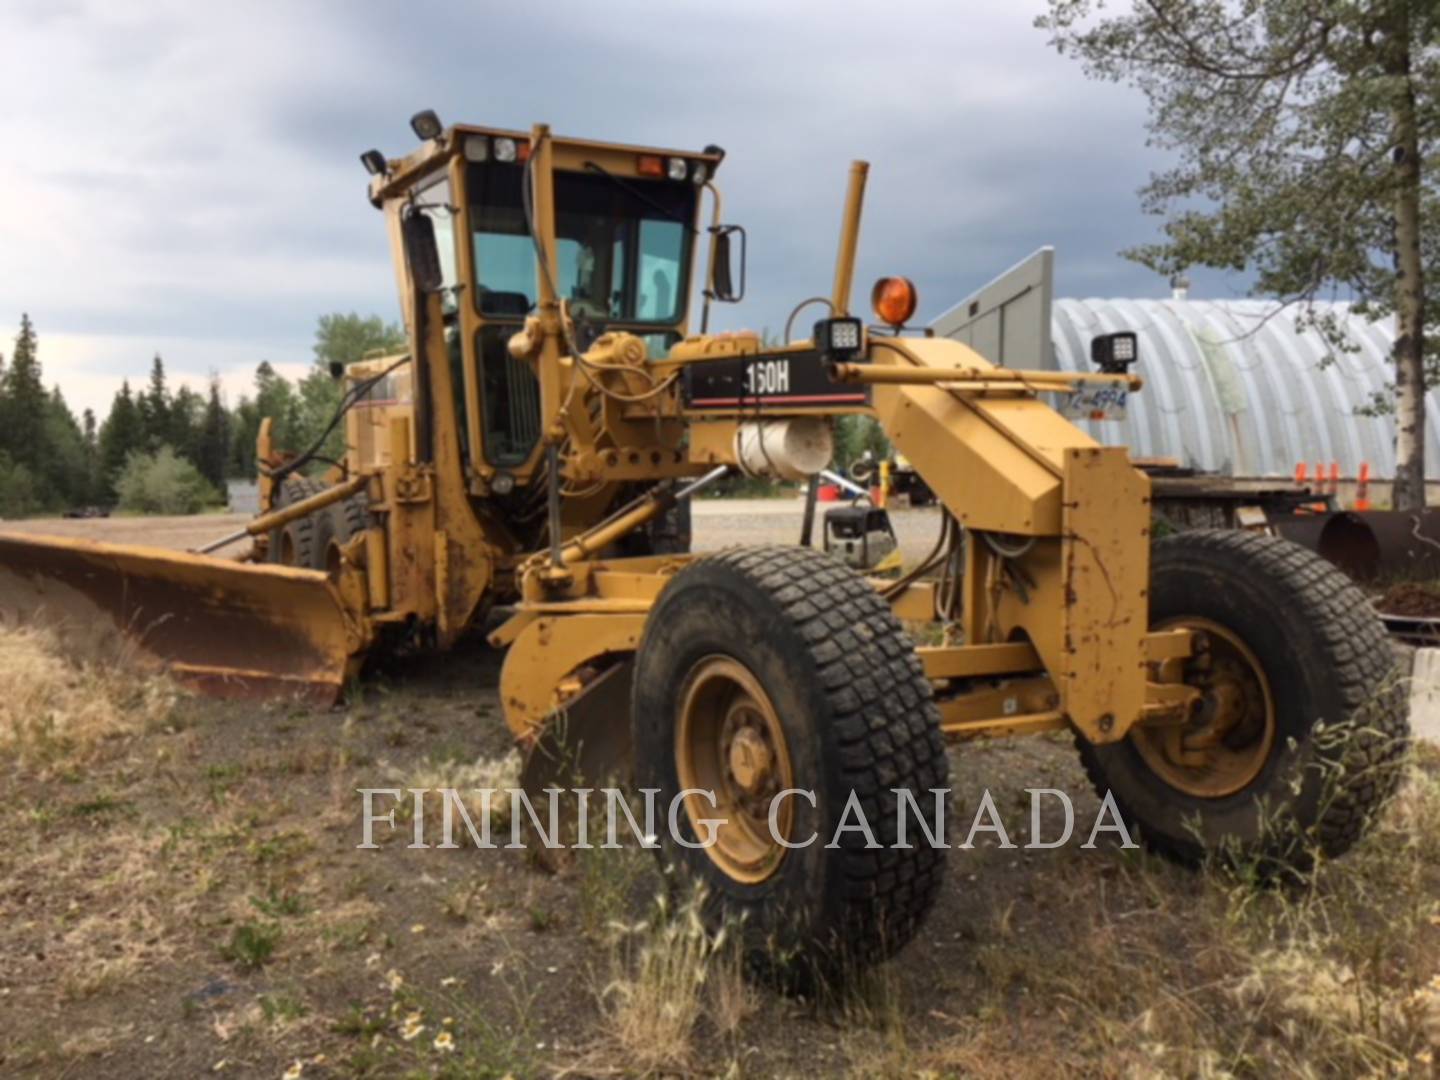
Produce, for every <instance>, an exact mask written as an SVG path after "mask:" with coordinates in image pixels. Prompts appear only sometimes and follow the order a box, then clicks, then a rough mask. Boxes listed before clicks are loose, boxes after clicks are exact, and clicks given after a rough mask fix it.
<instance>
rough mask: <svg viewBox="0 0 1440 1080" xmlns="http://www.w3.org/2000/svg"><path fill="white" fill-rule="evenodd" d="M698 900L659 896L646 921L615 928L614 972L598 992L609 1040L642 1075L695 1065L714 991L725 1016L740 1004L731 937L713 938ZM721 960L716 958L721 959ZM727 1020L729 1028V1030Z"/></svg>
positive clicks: (738, 1010)
mask: <svg viewBox="0 0 1440 1080" xmlns="http://www.w3.org/2000/svg"><path fill="white" fill-rule="evenodd" d="M700 908H701V898H700V897H699V896H692V897H690V898H689V899H687V900H686V901H685V902H684V903H683V904H681V905H680V906H679V907H678V908H677V909H674V910H672V908H671V905H670V904H669V903H668V901H667V899H666V897H665V896H664V894H662V895H661V896H659V897H658V898H657V899H656V907H655V913H654V917H653V918H652V919H651V920H650V921H648V922H638V923H634V924H631V925H617V926H616V927H615V928H614V929H615V931H616V948H615V959H614V972H613V975H612V977H611V980H610V982H609V983H608V984H607V985H606V986H605V988H604V989H603V991H602V992H601V995H600V998H601V1005H602V1007H603V1008H604V1010H605V1012H606V1014H607V1017H608V1020H609V1028H610V1035H609V1038H610V1039H611V1040H613V1042H614V1043H615V1044H616V1045H617V1047H618V1049H619V1051H620V1053H621V1054H622V1055H623V1058H624V1059H625V1060H627V1061H629V1062H630V1063H631V1068H633V1069H634V1070H635V1071H636V1072H638V1073H641V1074H646V1075H648V1074H650V1073H652V1072H656V1071H659V1070H666V1069H687V1068H689V1067H691V1066H692V1065H694V1064H695V1061H694V1051H695V1036H696V1029H697V1025H698V1024H699V1021H700V1018H701V1016H702V1015H703V1014H704V1013H705V1012H706V1008H707V1004H708V1003H709V997H708V995H707V993H706V984H707V983H709V982H713V981H714V980H715V979H723V981H724V983H725V986H724V988H723V989H719V990H714V991H712V992H713V993H715V994H716V998H715V1000H716V1001H723V1002H724V1008H725V1010H726V1012H727V1015H728V1017H729V1019H730V1020H731V1021H735V1018H736V1016H737V1015H738V1014H740V1013H742V1012H743V1011H744V1010H745V1008H746V1005H745V1000H746V999H745V993H746V991H745V990H744V989H742V988H741V987H740V986H738V985H737V984H736V980H740V981H742V982H743V976H742V975H741V971H740V967H739V961H738V958H732V957H733V956H734V954H735V953H736V951H737V950H736V948H735V946H734V943H733V940H732V935H727V934H726V932H725V931H724V930H723V929H722V930H721V931H720V932H719V933H718V934H714V935H712V934H711V933H710V932H709V931H707V930H706V928H705V925H704V923H703V921H702V920H701V916H700ZM722 957H723V958H725V959H724V961H723V962H720V963H717V961H720V960H721V958H722ZM734 1026H735V1025H734V1024H733V1023H732V1031H733V1028H734Z"/></svg>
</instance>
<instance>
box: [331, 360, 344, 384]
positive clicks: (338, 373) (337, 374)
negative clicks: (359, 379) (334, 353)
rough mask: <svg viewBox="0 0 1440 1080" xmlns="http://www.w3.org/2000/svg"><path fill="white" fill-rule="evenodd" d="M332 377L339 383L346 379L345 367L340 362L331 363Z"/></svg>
mask: <svg viewBox="0 0 1440 1080" xmlns="http://www.w3.org/2000/svg"><path fill="white" fill-rule="evenodd" d="M330 377H331V378H332V379H334V380H335V381H336V382H339V381H340V380H341V379H343V378H344V377H345V365H344V364H342V363H341V362H340V361H339V360H331V361H330Z"/></svg>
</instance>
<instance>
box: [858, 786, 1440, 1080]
mask: <svg viewBox="0 0 1440 1080" xmlns="http://www.w3.org/2000/svg"><path fill="white" fill-rule="evenodd" d="M1097 869H1099V870H1101V871H1102V873H1099V874H1094V875H1078V876H1077V875H1073V874H1071V875H1067V876H1066V880H1065V881H1064V883H1063V884H1064V888H1065V890H1066V892H1065V895H1066V897H1067V903H1068V904H1069V905H1072V907H1073V908H1074V911H1073V912H1072V914H1071V915H1067V916H1066V917H1065V920H1064V921H1065V922H1066V923H1068V924H1070V925H1069V929H1068V932H1067V930H1065V929H1062V927H1061V926H1059V925H1057V927H1056V931H1055V933H1054V934H1053V935H1047V936H1045V937H1044V939H1043V940H1037V939H1036V938H1035V937H1032V936H1017V935H1015V934H1014V933H1013V932H1012V931H1011V930H1010V928H1009V926H1008V921H1009V911H1008V909H1006V910H1002V911H999V912H996V913H994V915H993V916H992V917H991V919H990V920H989V923H988V928H987V932H986V933H985V934H984V935H983V936H982V938H981V941H980V944H979V945H978V947H977V950H976V962H977V964H979V966H980V967H981V970H982V972H983V973H984V975H985V982H986V984H987V985H988V986H989V987H991V988H992V989H991V991H990V993H989V994H988V995H987V996H986V998H985V999H984V1000H982V1001H978V1002H970V1003H968V1004H969V1005H970V1006H971V1007H970V1008H969V1009H966V1008H965V1005H966V1004H967V1003H954V1002H945V1003H943V1004H942V1005H941V1007H940V1009H938V1010H933V1011H932V1012H931V1017H932V1019H934V1018H938V1019H939V1020H941V1021H942V1022H943V1023H944V1024H945V1025H946V1026H947V1027H948V1028H949V1029H951V1030H952V1031H953V1032H954V1034H952V1035H950V1036H949V1037H947V1038H943V1039H941V1040H939V1041H933V1040H928V1041H920V1040H915V1039H904V1038H895V1037H893V1036H892V1037H889V1038H886V1039H885V1040H884V1044H885V1045H881V1046H878V1047H871V1048H869V1049H868V1050H863V1049H862V1050H860V1051H859V1052H857V1053H855V1054H854V1056H853V1061H854V1069H855V1071H856V1073H857V1074H860V1075H874V1076H882V1075H897V1074H900V1073H906V1074H910V1075H915V1074H917V1073H918V1074H925V1073H931V1074H936V1075H952V1074H962V1075H974V1076H996V1077H1000V1076H1005V1077H1012V1076H1039V1075H1042V1074H1044V1075H1046V1076H1053V1075H1055V1074H1057V1073H1060V1074H1089V1073H1095V1072H1101V1073H1104V1074H1106V1075H1115V1076H1204V1077H1237V1076H1274V1075H1286V1076H1298V1077H1321V1076H1396V1075H1407V1074H1408V1075H1419V1076H1429V1075H1431V1067H1432V1065H1433V1063H1434V1061H1436V1060H1437V1059H1440V874H1437V871H1440V769H1437V767H1436V763H1435V762H1433V761H1429V762H1425V763H1418V764H1416V765H1414V766H1413V767H1412V768H1411V770H1410V775H1409V777H1408V779H1407V782H1406V784H1405V786H1404V788H1403V790H1402V791H1401V793H1400V794H1399V796H1398V797H1397V798H1396V800H1395V802H1394V804H1393V805H1392V807H1391V809H1390V811H1389V812H1388V813H1387V814H1386V815H1385V817H1384V818H1383V820H1382V821H1381V822H1380V823H1379V824H1378V826H1377V827H1376V829H1375V830H1374V832H1373V833H1372V834H1371V835H1370V836H1369V837H1368V838H1367V839H1366V840H1365V841H1364V842H1362V843H1361V844H1360V845H1359V846H1358V847H1357V848H1356V850H1355V851H1353V852H1352V853H1350V854H1349V855H1347V856H1346V857H1345V858H1343V859H1340V860H1337V861H1335V862H1333V863H1330V864H1327V865H1324V866H1322V867H1320V869H1319V870H1318V872H1317V873H1316V874H1315V875H1314V876H1313V878H1312V879H1311V880H1310V881H1309V882H1308V883H1307V884H1306V885H1305V886H1303V887H1289V888H1284V887H1278V886H1269V887H1267V886H1259V885H1256V884H1255V883H1254V882H1253V881H1252V880H1249V879H1248V878H1245V877H1243V876H1238V875H1237V874H1235V873H1234V872H1233V871H1227V870H1225V869H1223V868H1221V867H1219V866H1212V867H1210V868H1208V869H1206V870H1205V871H1204V872H1203V873H1201V874H1200V875H1198V876H1197V875H1196V874H1194V873H1192V872H1189V871H1185V870H1182V869H1179V868H1176V867H1172V866H1168V865H1166V864H1164V863H1162V862H1159V861H1158V860H1155V859H1152V858H1140V859H1137V860H1134V861H1128V862H1122V863H1120V864H1119V865H1118V871H1119V872H1118V873H1106V872H1105V871H1112V872H1113V871H1114V870H1115V869H1116V866H1115V864H1111V865H1109V866H1108V867H1097ZM1037 887H1039V888H1057V889H1058V888H1060V887H1061V882H1060V881H1058V880H1046V881H1043V882H1037ZM924 1009H925V1006H924V1005H923V1004H921V1003H910V1004H906V1005H905V1006H904V1007H903V1015H904V1017H905V1018H906V1019H905V1020H904V1021H903V1023H904V1024H905V1025H908V1024H910V1023H913V1021H914V1020H915V1019H916V1018H917V1017H918V1016H919V1015H920V1014H921V1013H922V1012H923V1011H924Z"/></svg>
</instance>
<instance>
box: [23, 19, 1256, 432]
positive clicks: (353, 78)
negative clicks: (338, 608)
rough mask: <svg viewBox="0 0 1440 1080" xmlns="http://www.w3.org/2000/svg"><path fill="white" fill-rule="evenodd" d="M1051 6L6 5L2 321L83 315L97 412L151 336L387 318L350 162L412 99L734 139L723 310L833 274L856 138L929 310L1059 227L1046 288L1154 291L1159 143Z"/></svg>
mask: <svg viewBox="0 0 1440 1080" xmlns="http://www.w3.org/2000/svg"><path fill="white" fill-rule="evenodd" d="M1038 7H1039V5H1038V3H1020V2H1016V0H975V2H971V3H966V4H963V5H961V4H955V3H938V2H916V3H893V4H891V5H888V6H886V7H883V8H877V6H876V5H873V4H858V3H818V2H806V3H797V4H790V5H785V6H783V7H781V6H779V5H775V4H773V3H769V4H763V3H753V2H750V0H745V2H739V3H727V4H725V5H723V6H720V5H698V4H670V5H656V4H646V3H640V2H634V0H611V2H607V3H605V4H589V3H559V4H551V5H543V6H542V5H524V6H521V5H510V4H501V3H478V4H470V5H461V4H457V3H444V2H437V0H425V2H421V3H412V4H407V5H381V4H378V3H374V4H353V3H341V2H338V0H327V2H323V3H311V4H305V5H295V4H281V3H248V4H245V5H233V6H218V5H196V4H183V3H179V2H165V3H160V4H155V5H151V6H149V7H147V8H146V9H145V10H144V11H142V12H136V11H128V10H122V9H121V8H120V6H119V5H105V4H102V3H99V2H83V3H72V4H67V5H57V4H54V3H45V4H39V3H36V4H27V3H21V4H20V5H19V6H18V7H17V6H15V5H14V4H11V5H7V7H6V9H5V10H4V11H3V12H0V41H4V42H5V43H6V46H7V48H6V53H7V57H6V61H5V63H4V64H0V97H3V99H4V100H5V101H6V102H7V106H6V108H5V110H4V111H3V113H0V139H3V142H0V145H4V146H5V147H6V148H7V151H6V153H5V154H4V155H3V160H0V249H3V250H4V251H5V253H6V257H5V258H4V259H3V260H0V325H3V323H4V322H9V321H11V320H18V314H19V311H20V310H21V309H28V310H29V311H30V312H31V314H32V315H33V316H34V317H35V319H36V322H37V324H38V325H39V327H40V329H41V333H42V344H43V342H44V340H45V335H55V336H58V337H68V338H70V339H72V340H71V341H70V342H69V344H68V345H67V347H66V348H65V349H63V350H61V349H57V350H56V351H57V353H63V356H64V361H63V364H62V365H61V367H60V369H59V370H58V371H57V370H56V369H55V365H53V364H52V371H51V375H52V377H59V378H60V379H61V380H62V382H63V383H64V385H65V389H66V392H67V394H68V395H69V396H70V398H71V400H72V401H78V402H80V403H81V404H103V403H104V401H105V400H106V399H108V396H109V394H110V393H111V392H113V388H114V385H115V384H116V383H117V382H118V377H119V375H120V374H121V373H122V372H128V373H131V374H132V375H136V376H140V375H143V372H144V369H145V367H146V366H147V365H148V361H149V356H150V353H151V352H152V351H153V345H151V344H149V343H151V342H156V343H158V342H160V341H162V340H164V341H172V342H174V341H180V342H182V343H183V344H182V345H181V346H180V347H182V348H183V349H184V350H185V351H184V355H171V356H168V357H167V360H168V361H169V362H170V364H171V366H172V368H173V369H174V370H176V371H178V372H181V373H183V374H184V375H185V376H186V377H188V378H191V379H196V380H198V379H202V378H203V377H204V375H205V373H206V372H207V371H209V370H211V369H212V368H215V369H220V370H222V371H225V372H226V373H227V385H229V386H230V387H231V389H232V392H238V389H239V388H240V387H241V386H242V384H243V382H244V378H245V376H244V369H245V367H246V365H245V364H244V363H243V362H241V361H239V360H237V357H242V356H244V355H245V354H246V351H247V350H253V353H254V356H253V359H254V361H258V360H260V359H262V357H268V358H270V359H272V360H277V361H281V362H291V363H303V362H306V361H307V360H308V358H309V343H310V338H311V334H312V332H313V326H314V320H315V317H316V316H317V315H318V314H320V313H322V312H325V311H329V310H333V309H343V310H351V309H354V310H360V311H375V312H379V313H381V314H383V315H385V316H386V317H391V318H393V317H394V314H395V310H396V303H395V298H394V295H393V278H392V275H391V272H390V269H389V265H388V252H387V249H386V244H385V238H384V235H383V231H382V229H381V227H380V225H381V223H380V218H379V216H378V214H376V212H375V211H374V210H373V209H372V208H371V207H370V206H369V205H368V203H367V202H366V200H365V197H364V186H365V176H364V174H363V171H362V170H361V168H360V166H359V164H358V162H357V160H356V155H357V154H358V153H359V152H360V151H361V150H363V149H365V148H366V147H369V146H372V145H375V146H379V147H380V148H381V149H383V150H385V151H386V152H388V153H392V154H394V153H399V152H403V151H405V150H407V149H409V147H410V146H411V145H412V143H413V139H412V137H411V136H410V134H409V131H408V129H407V127H406V125H405V120H406V118H407V117H408V116H409V115H410V113H411V112H413V111H415V110H416V109H418V108H421V107H427V106H428V107H433V108H435V109H436V110H437V111H439V112H440V114H441V116H442V118H444V119H445V120H447V121H460V120H466V121H473V122H482V123H495V124H503V125H511V126H517V127H525V126H528V125H529V124H530V123H531V122H533V121H536V120H545V121H547V122H549V123H551V124H552V125H553V126H554V128H555V129H556V130H557V131H561V132H565V133H574V134H585V135H590V136H593V137H597V138H610V139H619V140H624V141H630V142H641V143H655V144H659V145H673V146H678V147H699V146H703V145H705V144H706V143H709V142H717V143H719V144H720V145H723V146H724V147H726V149H727V150H728V151H729V155H730V156H729V159H728V160H727V162H726V164H725V167H724V169H723V170H722V172H721V175H720V180H721V184H722V187H723V188H724V190H725V195H726V207H727V217H730V218H732V219H734V220H737V221H739V222H741V223H743V224H745V225H746V227H747V228H748V230H749V232H750V235H751V238H752V247H751V260H750V296H751V298H752V299H751V300H749V301H747V303H746V304H745V305H743V306H742V307H741V308H740V309H738V310H737V309H732V310H727V311H725V312H724V313H723V315H722V316H721V325H722V326H729V327H735V326H751V327H757V328H758V327H762V326H763V327H769V328H770V329H771V330H775V331H778V329H779V327H780V326H781V324H782V323H783V322H784V319H785V315H786V313H787V312H788V310H789V308H790V306H791V305H792V304H793V303H794V302H795V301H797V300H799V299H801V298H803V297H804V296H808V295H811V294H813V293H816V292H827V291H828V287H829V280H830V275H831V271H832V263H833V258H834V242H835V234H836V228H837V224H838V220H839V214H840V204H841V198H842V194H843V189H844V183H845V176H846V168H847V166H848V163H849V161H850V160H851V159H852V158H854V157H864V158H867V159H869V160H870V161H871V162H872V173H871V183H870V188H869V194H868V200H867V216H866V222H865V228H864V234H863V237H862V245H861V265H860V268H859V275H858V277H857V281H858V282H859V283H860V287H859V288H857V297H860V296H862V293H863V289H864V288H865V284H866V283H868V281H869V280H871V279H872V278H873V277H875V276H878V275H879V274H882V273H905V274H907V275H909V276H910V277H912V278H914V279H915V280H916V281H917V283H918V284H919V286H920V290H921V297H922V314H928V315H933V314H935V313H938V312H939V311H941V310H943V309H944V308H946V307H948V306H950V305H951V304H952V303H954V302H955V301H956V300H957V299H959V298H960V297H961V296H962V295H964V294H965V293H966V292H968V291H969V290H971V289H972V288H974V287H975V286H977V285H979V284H980V283H982V282H983V281H984V280H986V279H987V278H989V277H990V276H991V275H992V274H994V273H996V272H998V271H999V270H1001V269H1003V268H1004V267H1006V266H1008V265H1010V264H1011V263H1012V262H1014V261H1015V260H1016V259H1018V258H1020V257H1021V256H1023V255H1025V254H1027V253H1028V252H1029V251H1031V250H1033V249H1034V248H1036V247H1039V246H1040V245H1042V244H1046V243H1050V244H1054V245H1055V246H1056V247H1057V249H1058V252H1059V263H1058V271H1059V278H1060V280H1059V282H1058V285H1059V291H1060V293H1061V294H1062V295H1107V294H1108V295H1116V294H1126V295H1157V294H1159V293H1161V292H1162V291H1163V289H1164V283H1163V282H1160V281H1158V280H1157V279H1155V278H1154V276H1153V275H1151V274H1149V273H1148V272H1147V271H1145V270H1143V269H1142V268H1139V267H1136V266H1134V265H1133V264H1129V263H1126V262H1124V261H1123V260H1121V259H1120V258H1119V257H1118V256H1117V255H1116V254H1115V252H1116V251H1117V250H1118V249H1120V248H1122V247H1125V246H1128V245H1130V244H1133V243H1135V242H1137V241H1141V240H1143V239H1145V238H1146V237H1148V236H1149V235H1151V234H1152V232H1153V228H1154V226H1153V224H1152V223H1151V222H1149V221H1147V220H1145V219H1144V218H1142V217H1141V215H1140V214H1139V212H1138V209H1137V206H1136V200H1135V197H1134V190H1135V188H1136V187H1138V186H1139V185H1140V184H1141V183H1142V182H1143V181H1144V179H1145V176H1146V174H1147V172H1148V171H1149V170H1150V169H1151V168H1153V167H1154V166H1155V165H1156V158H1155V157H1154V155H1153V153H1152V152H1150V151H1147V150H1146V149H1145V147H1144V133H1143V121H1144V109H1143V102H1142V101H1140V100H1139V99H1138V98H1137V96H1136V95H1135V94H1134V93H1132V92H1130V91H1128V90H1125V89H1123V88H1119V87H1114V86H1109V85H1100V84H1095V83H1091V82H1088V81H1086V80H1085V79H1084V78H1083V76H1082V74H1081V72H1080V71H1079V70H1078V68H1077V67H1076V66H1075V65H1074V64H1072V63H1071V62H1069V61H1067V60H1065V59H1062V58H1059V57H1057V56H1055V55H1054V54H1053V53H1052V52H1051V51H1049V50H1048V49H1047V47H1046V45H1045V41H1044V37H1043V35H1042V34H1041V33H1040V32H1039V31H1036V30H1034V29H1033V28H1032V27H1031V25H1030V23H1031V19H1032V18H1033V15H1034V13H1035V11H1036V10H1037V9H1038ZM1205 280H1206V279H1202V287H1203V286H1204V283H1205ZM1232 287H1233V286H1229V285H1226V284H1223V283H1219V282H1217V283H1216V289H1217V291H1220V290H1224V289H1229V288H1232ZM87 341H88V342H89V343H90V344H89V345H85V344H83V343H84V342H87ZM101 343H103V347H102V344H101ZM44 355H45V354H42V356H44Z"/></svg>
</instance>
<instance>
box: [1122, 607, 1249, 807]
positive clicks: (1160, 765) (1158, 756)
mask: <svg viewBox="0 0 1440 1080" xmlns="http://www.w3.org/2000/svg"><path fill="white" fill-rule="evenodd" d="M1177 627H1182V628H1185V629H1189V630H1193V631H1195V655H1194V656H1192V657H1191V658H1190V659H1189V660H1188V661H1186V662H1185V663H1184V664H1183V668H1180V670H1175V671H1169V672H1162V673H1161V674H1162V678H1163V677H1166V676H1168V677H1169V678H1168V680H1167V681H1179V682H1184V683H1185V684H1186V685H1187V686H1191V687H1194V688H1195V689H1196V690H1198V691H1199V692H1200V698H1199V700H1198V701H1197V702H1196V706H1195V708H1194V709H1193V711H1192V712H1191V714H1190V715H1189V716H1188V717H1187V718H1186V719H1185V720H1184V721H1183V722H1182V723H1179V724H1176V723H1169V724H1147V725H1144V726H1141V727H1137V728H1136V729H1135V730H1134V732H1133V733H1132V736H1131V737H1132V740H1133V743H1134V745H1135V748H1136V750H1137V751H1138V752H1139V754H1140V756H1141V758H1143V759H1144V761H1145V763H1146V764H1147V765H1148V766H1149V767H1150V768H1151V769H1153V770H1154V771H1155V773H1156V774H1157V775H1158V776H1159V777H1160V778H1161V779H1163V780H1164V781H1165V782H1166V783H1168V784H1170V785H1171V786H1172V787H1174V788H1177V789H1178V790H1180V791H1183V792H1185V793H1186V794H1189V795H1195V796H1198V797H1200V798H1209V799H1215V798H1223V797H1224V796H1227V795H1233V794H1235V793H1236V792H1237V791H1240V790H1242V789H1243V788H1245V787H1246V786H1248V785H1249V784H1250V783H1251V782H1253V781H1254V780H1255V778H1256V777H1257V776H1259V775H1260V773H1261V771H1262V770H1263V769H1264V768H1265V763H1266V762H1267V761H1269V760H1270V754H1271V751H1272V750H1273V749H1274V746H1275V732H1276V721H1275V702H1274V699H1273V697H1272V696H1271V693H1270V683H1269V680H1268V679H1267V678H1266V676H1265V671H1264V668H1263V667H1262V666H1261V664H1260V660H1259V658H1258V657H1257V656H1256V655H1255V653H1254V652H1253V651H1252V650H1251V649H1250V647H1249V646H1248V645H1247V644H1246V643H1245V641H1244V640H1243V639H1242V638H1241V637H1240V636H1239V635H1238V634H1236V633H1234V632H1233V631H1231V630H1229V629H1228V628H1226V627H1224V626H1221V625H1220V624H1218V623H1215V622H1212V621H1211V620H1209V619H1201V618H1181V619H1174V620H1171V621H1169V622H1166V623H1165V624H1163V625H1162V626H1159V627H1157V628H1156V629H1174V628H1177ZM1167 667H1168V665H1167ZM1177 667H1179V665H1178V664H1177Z"/></svg>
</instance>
